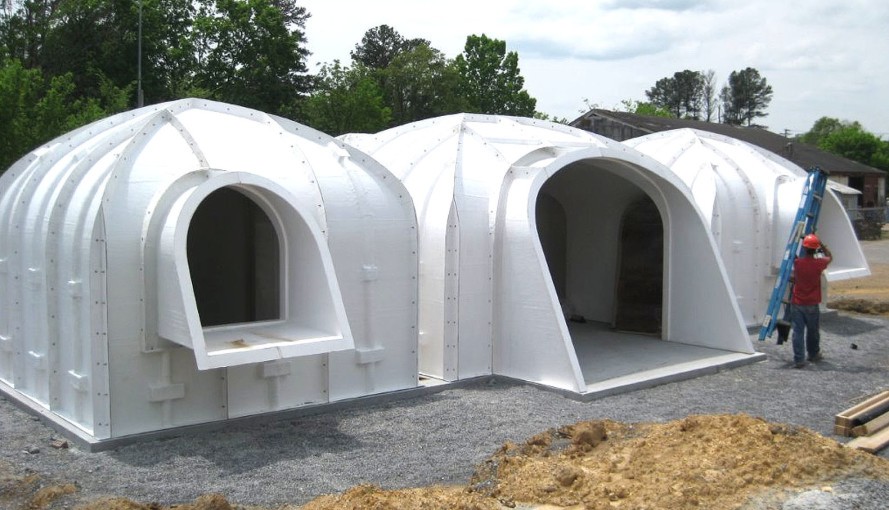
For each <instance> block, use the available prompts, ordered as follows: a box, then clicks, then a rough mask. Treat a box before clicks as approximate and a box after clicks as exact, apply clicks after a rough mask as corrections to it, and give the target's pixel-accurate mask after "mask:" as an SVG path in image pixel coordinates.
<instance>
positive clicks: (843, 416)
mask: <svg viewBox="0 0 889 510" xmlns="http://www.w3.org/2000/svg"><path fill="white" fill-rule="evenodd" d="M883 405H885V409H883V410H882V411H880V412H878V413H876V415H880V414H882V413H884V412H886V411H887V410H889V391H884V392H882V393H878V394H877V395H874V396H873V397H870V398H869V399H867V400H865V401H864V402H861V403H860V404H858V405H856V406H853V407H850V408H849V409H846V410H845V411H843V412H841V413H839V414H837V415H836V417H835V420H834V423H835V424H836V425H839V426H843V427H850V428H851V427H854V426H856V425H861V423H863V422H862V421H861V420H860V419H858V418H860V416H861V415H863V414H867V413H871V412H873V411H874V410H875V409H878V408H881V407H882V406H883ZM856 419H858V423H855V421H856ZM871 419H872V418H871ZM865 421H869V420H865Z"/></svg>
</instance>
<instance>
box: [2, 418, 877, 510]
mask: <svg viewBox="0 0 889 510" xmlns="http://www.w3.org/2000/svg"><path fill="white" fill-rule="evenodd" d="M850 477H869V478H874V479H880V480H889V461H887V460H885V459H883V458H880V457H876V456H873V455H870V454H866V453H862V452H860V451H857V450H853V449H849V448H846V447H845V446H843V445H841V444H840V443H838V442H836V441H834V440H832V439H828V438H825V437H823V436H821V435H819V434H816V433H814V432H812V431H810V430H808V429H805V428H801V427H795V426H790V425H783V424H776V423H770V422H767V421H765V420H763V419H760V418H755V417H751V416H747V415H715V416H714V415H702V416H689V417H687V418H684V419H681V420H675V421H671V422H667V423H640V424H625V423H619V422H615V421H609V420H602V421H585V422H580V423H576V424H574V425H569V426H565V427H562V428H559V429H553V430H548V431H546V432H543V433H540V434H537V435H534V436H533V437H531V438H530V439H528V440H527V441H525V442H524V443H522V444H514V443H507V444H505V445H503V446H502V447H501V448H500V449H499V450H498V451H497V452H496V453H494V455H492V456H491V457H490V458H489V459H487V460H486V461H484V462H483V463H482V464H481V465H479V466H478V468H477V469H476V471H475V474H474V475H473V476H472V478H471V480H470V482H469V483H468V484H467V485H466V486H456V487H454V486H450V487H442V486H433V487H422V488H411V489H401V490H383V489H380V488H378V487H375V486H371V485H360V486H357V487H353V488H352V489H349V490H347V491H345V492H344V493H342V494H335V495H327V496H322V497H320V498H317V499H315V500H313V501H311V502H309V503H308V504H306V505H304V506H302V507H297V506H293V505H285V506H283V507H280V508H278V509H277V510H295V509H297V508H301V509H303V510H333V509H337V510H343V509H346V510H350V509H355V510H357V509H405V510H407V509H415V508H431V509H432V508H447V509H466V510H501V509H503V508H526V509H527V508H538V509H542V508H571V509H574V508H578V509H579V508H585V509H613V508H634V509H643V508H649V509H652V508H671V509H686V508H688V509H690V508H726V509H729V508H739V507H742V506H744V505H745V504H749V503H750V502H751V501H756V502H758V503H759V504H760V505H762V504H763V502H768V504H767V505H766V506H765V507H768V508H773V507H780V502H781V501H782V500H784V499H786V498H787V497H789V496H790V495H792V494H794V493H795V492H798V491H800V490H802V489H810V488H816V489H820V490H823V491H831V490H832V488H831V485H832V484H835V483H837V482H839V481H842V480H844V479H846V478H850ZM2 482H3V489H4V490H3V491H0V495H3V496H2V497H0V503H2V504H6V505H8V504H10V503H11V502H14V503H16V504H15V505H14V506H9V508H23V509H42V508H46V506H45V504H46V503H43V502H40V501H38V500H39V498H37V495H39V494H40V493H41V488H39V486H40V480H39V477H37V476H36V475H28V476H25V477H22V478H18V479H8V478H7V479H3V480H2ZM63 486H64V485H60V486H58V487H63ZM71 487H73V486H71ZM10 494H14V495H15V497H16V499H14V500H13V499H6V498H7V497H8V496H9V495H10ZM78 508H79V509H80V510H171V509H172V508H175V509H176V510H241V509H244V510H250V509H256V510H258V507H244V506H240V505H234V504H231V503H229V502H228V501H227V500H226V499H225V498H224V497H223V496H221V495H217V494H207V495H204V496H201V497H200V498H198V499H197V500H195V501H194V502H193V503H188V504H181V505H175V506H173V507H166V506H158V505H156V504H140V503H135V502H133V501H130V500H127V499H121V498H109V499H104V500H99V501H96V502H93V503H90V504H87V505H84V506H81V507H78Z"/></svg>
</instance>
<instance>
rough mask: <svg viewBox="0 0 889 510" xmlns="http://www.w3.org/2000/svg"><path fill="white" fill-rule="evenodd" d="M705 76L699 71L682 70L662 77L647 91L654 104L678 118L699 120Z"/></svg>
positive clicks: (702, 103)
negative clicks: (670, 75)
mask: <svg viewBox="0 0 889 510" xmlns="http://www.w3.org/2000/svg"><path fill="white" fill-rule="evenodd" d="M704 86H705V76H704V74H703V73H701V72H699V71H690V70H688V69H686V70H685V71H680V72H677V73H675V74H673V76H672V77H667V78H661V79H660V80H658V81H657V82H655V84H654V87H652V88H650V89H648V90H646V91H645V95H646V96H647V97H648V100H649V101H650V102H651V104H652V105H653V106H655V107H656V108H659V109H663V110H666V111H669V112H670V113H672V114H673V116H675V117H677V118H687V119H695V120H698V119H699V118H700V114H701V109H702V108H703V105H704Z"/></svg>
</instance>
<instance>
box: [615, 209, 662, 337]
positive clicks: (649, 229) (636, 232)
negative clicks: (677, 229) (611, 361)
mask: <svg viewBox="0 0 889 510" xmlns="http://www.w3.org/2000/svg"><path fill="white" fill-rule="evenodd" d="M618 264H619V269H618V274H617V284H616V294H617V295H616V297H615V307H614V322H613V324H612V325H613V326H614V329H617V330H619V331H632V332H637V333H650V334H653V335H657V336H660V334H661V322H662V313H663V300H664V224H663V221H662V220H661V214H660V212H658V210H657V206H656V205H654V202H653V201H652V200H651V198H649V197H647V196H646V197H643V198H641V199H639V200H637V201H635V202H633V203H631V204H630V205H629V206H627V208H626V210H625V211H624V214H623V218H622V220H621V232H620V258H619V260H618Z"/></svg>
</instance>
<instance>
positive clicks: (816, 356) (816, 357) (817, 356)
mask: <svg viewBox="0 0 889 510" xmlns="http://www.w3.org/2000/svg"><path fill="white" fill-rule="evenodd" d="M823 359H824V356H822V355H821V351H818V352H816V353H815V354H813V355H812V356H809V361H811V362H812V363H815V362H818V361H821V360H823Z"/></svg>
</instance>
